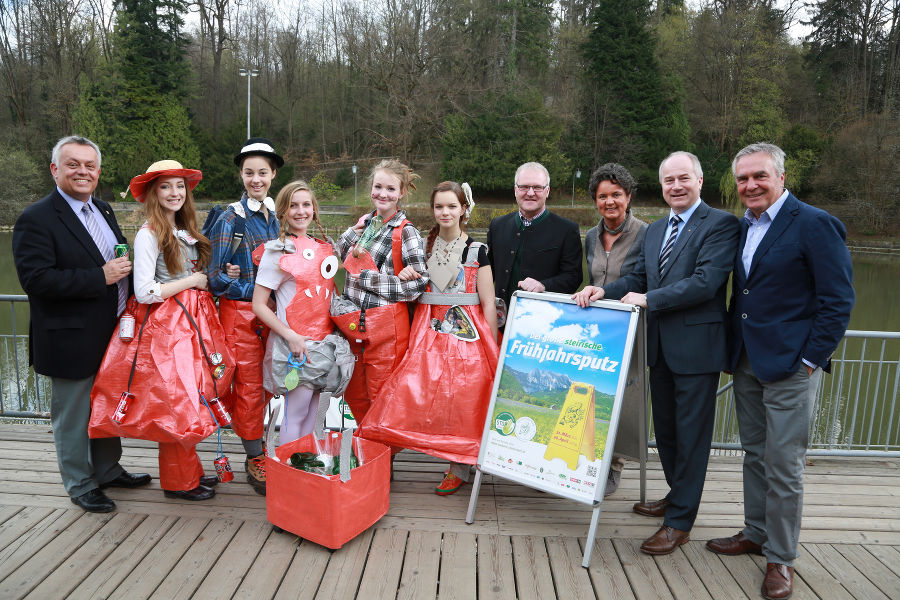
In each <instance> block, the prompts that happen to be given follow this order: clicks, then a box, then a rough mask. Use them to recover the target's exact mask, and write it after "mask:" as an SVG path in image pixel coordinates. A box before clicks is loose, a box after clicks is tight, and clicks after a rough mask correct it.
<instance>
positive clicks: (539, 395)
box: [479, 293, 637, 503]
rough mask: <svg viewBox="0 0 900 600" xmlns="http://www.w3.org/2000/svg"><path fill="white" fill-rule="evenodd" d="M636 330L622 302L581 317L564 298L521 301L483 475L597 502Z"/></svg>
mask: <svg viewBox="0 0 900 600" xmlns="http://www.w3.org/2000/svg"><path fill="white" fill-rule="evenodd" d="M636 323H637V312H636V309H634V308H633V307H631V306H630V305H623V304H621V303H619V302H609V301H601V302H597V303H594V305H592V306H590V307H587V308H581V307H579V306H577V305H576V304H574V303H572V301H571V300H569V297H568V296H565V295H562V294H524V293H519V294H517V295H516V297H515V298H514V301H513V303H512V306H511V307H510V317H509V320H508V321H507V324H506V330H505V332H504V339H503V348H502V354H501V357H500V364H499V365H498V369H497V377H496V378H495V381H494V395H493V397H492V400H491V406H490V409H489V411H488V420H487V423H486V427H485V432H484V437H483V439H482V448H481V454H480V455H479V466H480V467H481V469H482V471H485V472H489V473H492V474H496V475H500V476H502V477H505V478H508V479H512V480H516V481H519V482H521V483H523V484H525V485H528V486H530V487H534V488H538V489H542V490H544V491H547V492H550V493H554V494H557V495H561V496H565V497H568V498H572V499H574V500H579V501H581V502H586V503H590V502H593V501H594V499H595V497H596V495H597V489H598V485H599V484H598V482H600V481H602V480H601V477H605V476H606V470H607V469H608V468H609V465H608V463H609V461H608V460H607V461H606V463H604V458H605V457H606V456H607V449H609V453H611V452H612V447H613V443H612V442H614V437H615V435H614V433H615V423H617V421H616V419H618V413H619V410H617V398H619V400H618V402H619V407H618V408H619V409H620V406H621V397H622V392H623V390H624V385H625V377H626V374H627V372H628V362H629V360H630V357H631V350H632V345H633V341H634V332H635V328H636ZM608 441H610V444H609V445H607V442H608ZM600 492H601V494H602V486H600Z"/></svg>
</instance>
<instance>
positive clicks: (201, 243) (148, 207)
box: [144, 177, 212, 275]
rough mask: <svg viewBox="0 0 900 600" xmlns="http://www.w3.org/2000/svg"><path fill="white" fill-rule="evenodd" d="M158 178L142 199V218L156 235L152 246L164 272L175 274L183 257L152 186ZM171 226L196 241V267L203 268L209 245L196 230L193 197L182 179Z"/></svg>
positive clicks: (182, 268) (204, 237)
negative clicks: (178, 205)
mask: <svg viewBox="0 0 900 600" xmlns="http://www.w3.org/2000/svg"><path fill="white" fill-rule="evenodd" d="M162 178H163V177H157V178H156V179H154V180H153V183H152V184H151V185H150V189H148V190H147V196H146V197H145V198H144V216H145V217H146V219H147V222H148V223H149V224H150V229H151V230H152V231H153V233H155V234H156V243H157V245H158V246H159V250H160V252H161V253H162V255H163V260H164V261H165V263H166V269H168V270H169V274H171V275H176V274H178V273H181V272H182V271H184V270H185V265H184V254H182V251H181V244H180V243H179V242H178V238H177V237H175V234H174V233H173V232H172V227H171V225H169V220H168V219H167V218H166V209H164V208H163V207H162V205H161V204H160V202H159V196H158V195H157V193H156V186H158V185H159V181H160V179H162ZM182 179H183V178H182ZM175 227H176V228H177V229H184V230H185V231H187V232H188V233H189V234H190V235H191V237H193V238H194V239H196V240H197V253H198V255H199V260H198V261H197V266H199V267H200V268H206V267H207V266H208V265H209V259H210V256H211V255H212V244H210V242H209V238H207V237H206V236H205V235H203V234H202V233H200V229H199V228H198V227H197V211H196V210H195V208H194V194H193V193H192V192H191V188H190V186H189V185H188V183H187V181H186V180H185V182H184V204H182V205H181V208H179V209H178V211H177V212H176V213H175Z"/></svg>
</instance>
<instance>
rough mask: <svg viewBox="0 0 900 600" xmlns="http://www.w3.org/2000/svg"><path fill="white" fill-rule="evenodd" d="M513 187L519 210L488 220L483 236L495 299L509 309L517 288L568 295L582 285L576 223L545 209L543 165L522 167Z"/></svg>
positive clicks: (547, 179)
mask: <svg viewBox="0 0 900 600" xmlns="http://www.w3.org/2000/svg"><path fill="white" fill-rule="evenodd" d="M514 182H515V185H514V186H513V191H514V192H515V194H516V203H517V204H518V205H519V210H518V211H516V212H512V213H509V214H508V215H503V216H502V217H497V218H496V219H493V220H492V221H491V225H490V227H489V228H488V234H487V245H488V248H489V249H490V257H491V268H492V269H493V271H494V289H496V293H497V297H499V298H503V300H504V301H506V303H507V305H508V304H509V299H510V297H511V296H512V294H513V292H514V291H516V290H517V289H520V290H525V291H526V292H544V291H547V292H562V293H564V294H571V293H572V292H574V291H575V290H577V289H578V286H579V285H581V234H580V233H579V230H578V224H576V223H574V222H573V221H570V220H568V219H564V218H562V217H560V216H558V215H555V214H553V213H551V212H550V211H549V210H547V207H546V204H547V196H549V195H550V173H548V172H547V169H546V168H545V167H544V165H542V164H540V163H536V162H530V163H525V164H524V165H522V166H520V167H519V168H518V169H517V170H516V176H515V179H514Z"/></svg>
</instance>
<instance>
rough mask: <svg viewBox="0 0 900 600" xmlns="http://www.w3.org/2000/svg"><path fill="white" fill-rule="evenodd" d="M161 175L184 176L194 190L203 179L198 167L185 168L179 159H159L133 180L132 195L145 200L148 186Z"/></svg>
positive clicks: (136, 198)
mask: <svg viewBox="0 0 900 600" xmlns="http://www.w3.org/2000/svg"><path fill="white" fill-rule="evenodd" d="M159 177H184V180H185V182H186V183H187V184H188V187H189V188H191V190H193V189H194V188H195V187H197V184H198V183H200V180H201V179H203V173H202V172H201V171H198V170H197V169H185V168H184V167H182V166H181V163H180V162H178V161H177V160H160V161H157V162H155V163H153V164H152V165H150V167H149V168H147V172H146V173H144V174H143V175H138V176H137V177H135V178H133V179H132V180H131V184H129V186H128V187H130V188H131V195H132V196H134V199H135V200H137V201H138V202H143V201H144V196H145V195H146V194H147V188H149V187H150V184H151V183H153V180H154V179H158V178H159Z"/></svg>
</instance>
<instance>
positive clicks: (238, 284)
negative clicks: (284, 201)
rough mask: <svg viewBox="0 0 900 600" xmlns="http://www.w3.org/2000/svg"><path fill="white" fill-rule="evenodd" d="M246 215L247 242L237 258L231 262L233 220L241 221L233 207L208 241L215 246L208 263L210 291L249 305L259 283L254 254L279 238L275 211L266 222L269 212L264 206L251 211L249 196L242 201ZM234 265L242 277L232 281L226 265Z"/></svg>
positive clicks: (243, 242)
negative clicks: (266, 213)
mask: <svg viewBox="0 0 900 600" xmlns="http://www.w3.org/2000/svg"><path fill="white" fill-rule="evenodd" d="M240 203H241V205H242V206H243V207H244V214H245V215H247V218H246V223H245V225H244V239H243V240H242V241H241V244H240V245H239V246H238V248H237V250H235V251H234V256H233V257H232V258H231V260H230V261H229V260H228V257H227V255H228V254H229V253H230V252H231V236H232V234H233V233H234V221H235V219H237V218H238V216H237V214H236V213H235V211H234V206H229V207H228V208H227V209H226V210H225V212H224V213H222V216H221V217H219V220H218V221H216V224H215V225H214V226H213V230H212V233H211V234H210V236H209V241H210V242H211V243H212V259H211V260H210V264H209V272H208V277H209V291H211V292H212V293H213V294H215V295H216V296H222V297H224V298H228V299H229V300H244V301H246V302H250V301H251V300H252V299H253V284H254V282H255V281H256V265H254V264H253V257H252V254H253V251H254V250H255V249H256V248H257V247H258V246H259V245H260V244H264V243H266V242H267V241H269V240H271V239H274V238H276V237H278V219H277V218H276V217H275V213H274V212H271V211H270V212H269V220H268V223H267V222H266V217H265V216H264V212H263V211H266V210H268V209H267V208H266V206H265V205H262V206H260V207H259V210H258V211H255V212H254V211H251V210H250V209H249V208H248V207H247V196H246V194H245V195H244V197H242V198H241V202H240ZM226 262H231V264H233V265H239V266H240V268H241V274H240V277H239V278H238V279H232V278H231V277H229V276H228V275H226V274H225V272H224V269H225V263H226Z"/></svg>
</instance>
